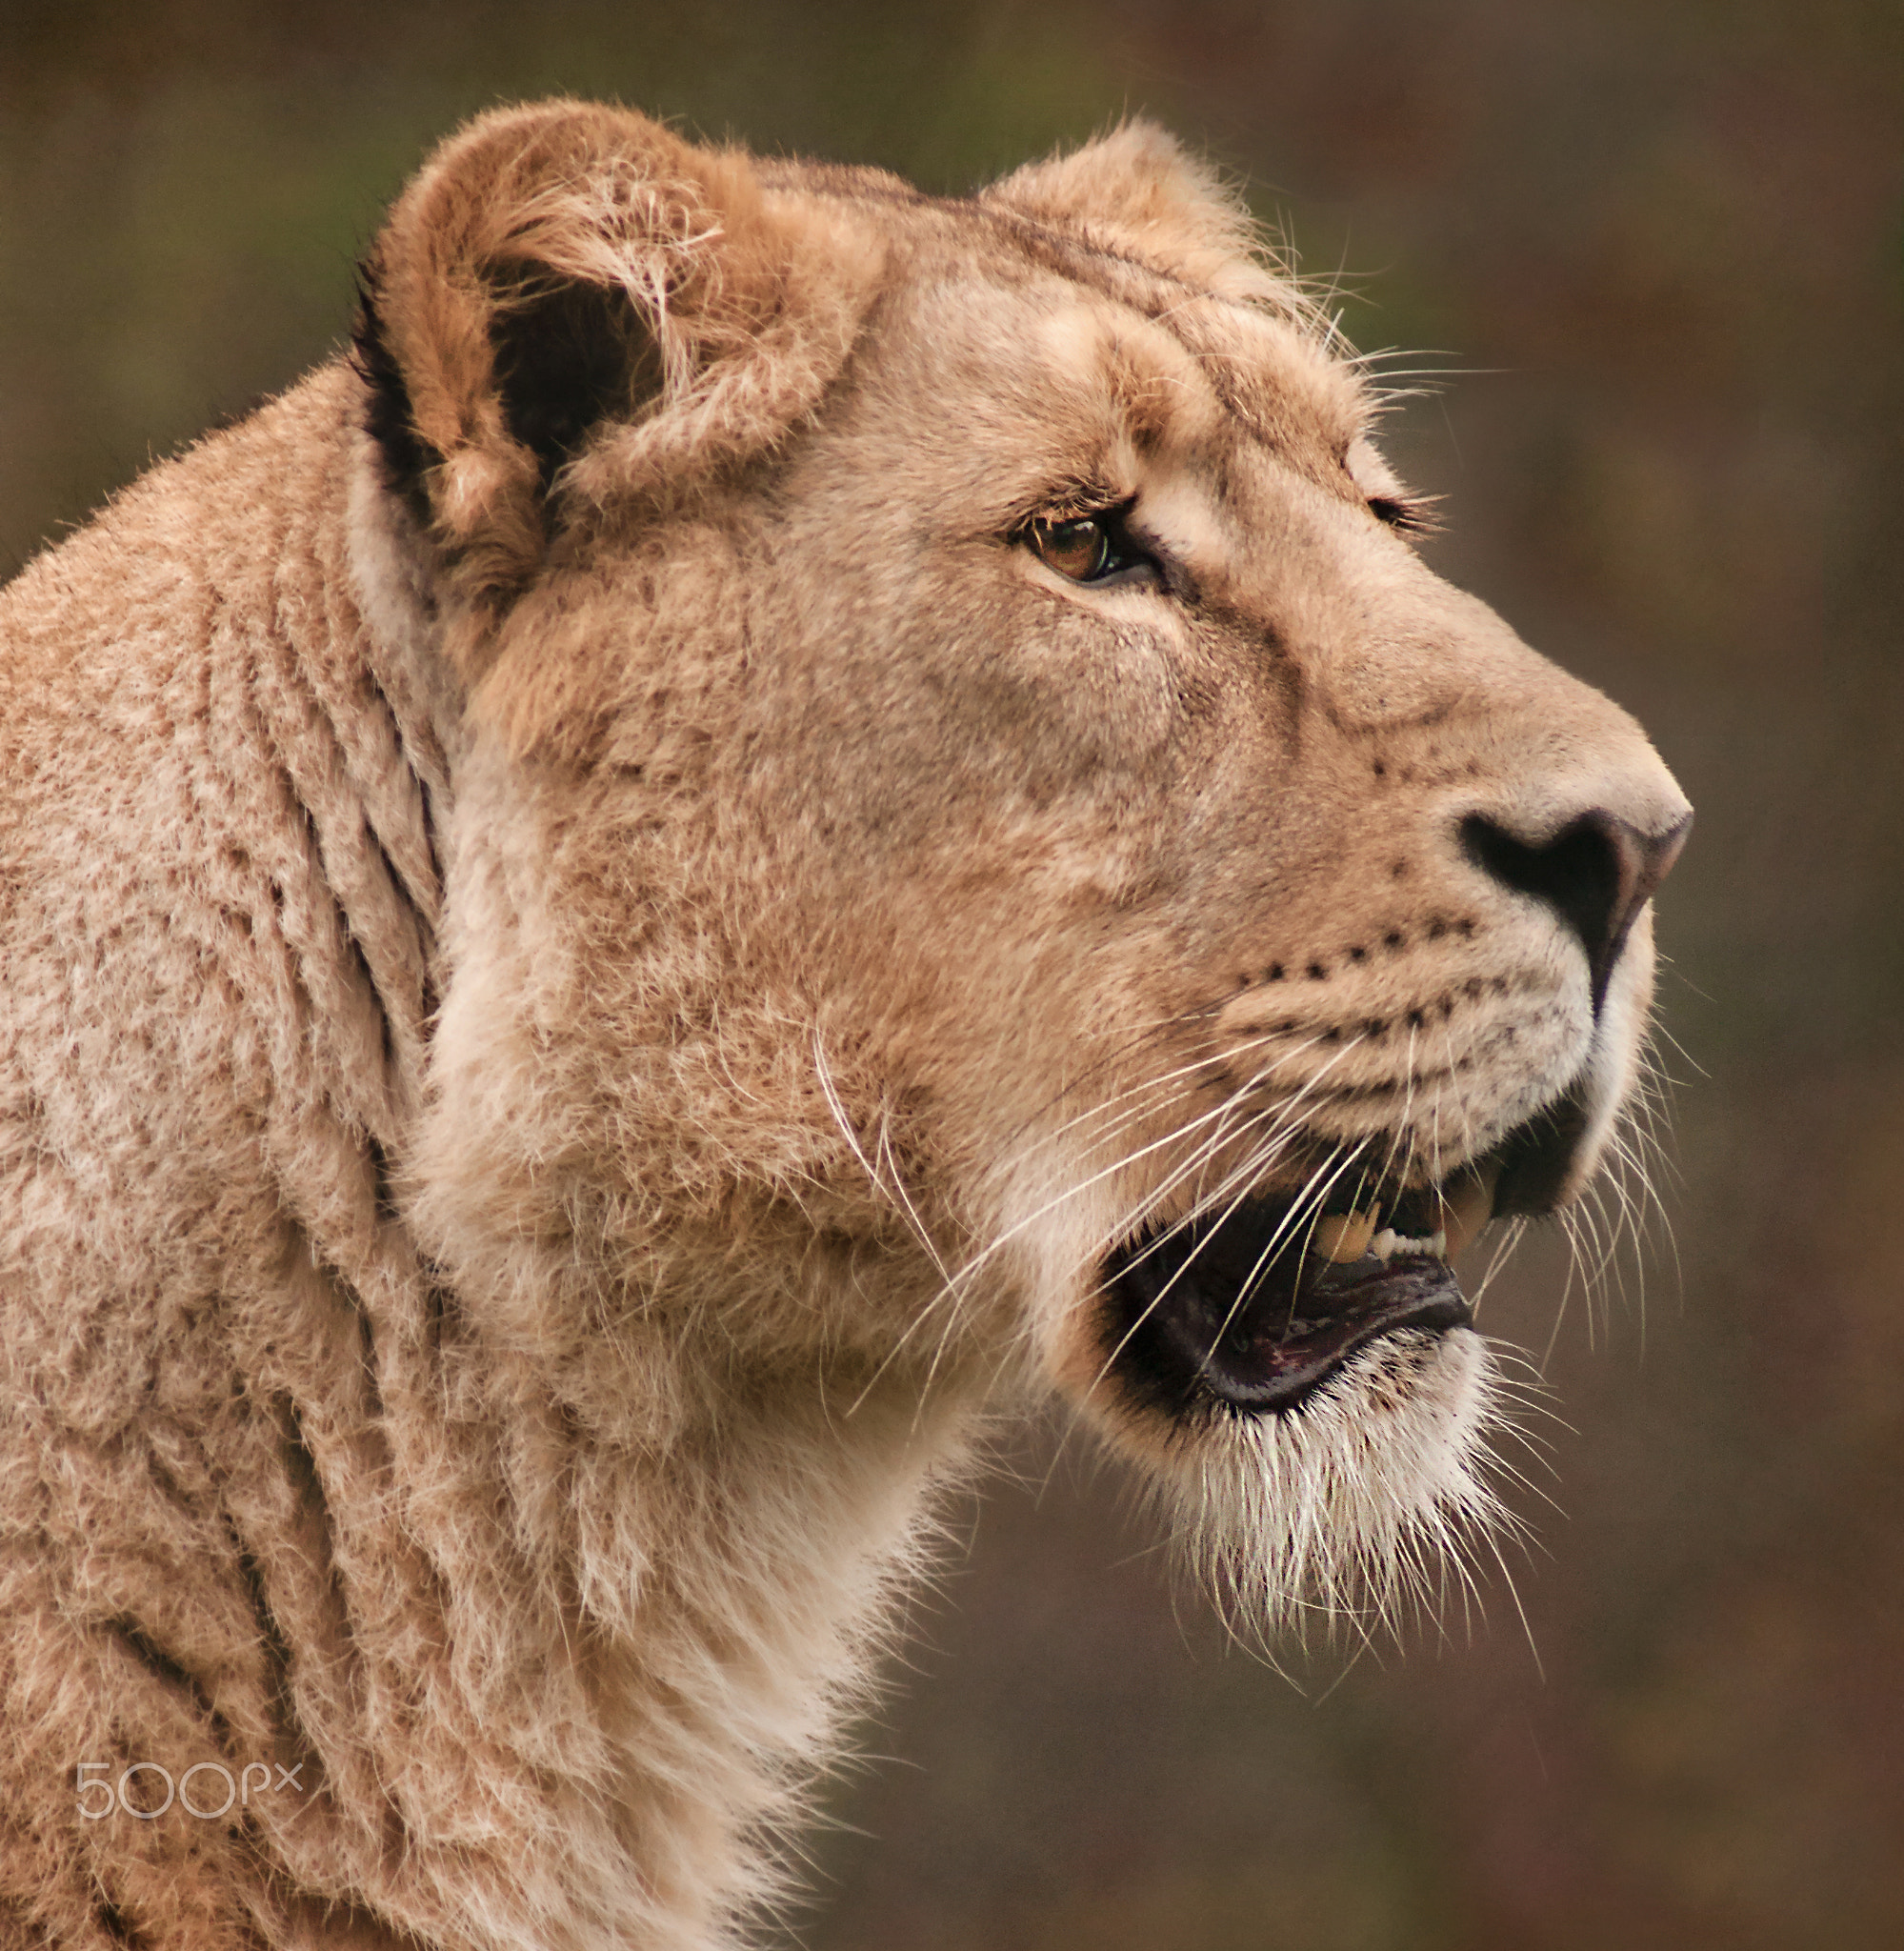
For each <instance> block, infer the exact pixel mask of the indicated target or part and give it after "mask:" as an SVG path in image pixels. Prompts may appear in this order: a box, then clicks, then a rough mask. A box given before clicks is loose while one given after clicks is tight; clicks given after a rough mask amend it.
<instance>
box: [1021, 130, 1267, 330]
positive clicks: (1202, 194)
mask: <svg viewBox="0 0 1904 1951" xmlns="http://www.w3.org/2000/svg"><path fill="white" fill-rule="evenodd" d="M983 200H984V201H986V202H990V203H997V204H1003V205H1005V206H1006V207H1008V208H1009V209H1012V210H1014V211H1018V212H1019V213H1020V214H1021V215H1024V216H1028V217H1032V218H1033V219H1035V220H1036V221H1037V222H1039V223H1043V224H1049V225H1051V226H1052V227H1053V228H1055V229H1059V230H1070V231H1083V232H1084V233H1085V234H1086V236H1087V237H1088V238H1089V239H1090V240H1091V241H1092V243H1095V244H1098V245H1100V246H1103V247H1105V248H1108V249H1110V250H1113V251H1119V252H1120V253H1122V254H1125V255H1128V256H1132V257H1136V258H1140V259H1142V260H1143V261H1144V262H1145V263H1147V264H1152V265H1155V266H1156V267H1157V268H1158V269H1159V270H1160V271H1165V272H1170V273H1171V274H1172V276H1175V277H1180V278H1183V279H1184V280H1185V281H1186V282H1187V283H1190V284H1195V285H1201V286H1203V287H1204V288H1205V289H1206V290H1209V291H1213V292H1217V293H1218V294H1219V295H1220V296H1223V297H1233V298H1240V299H1246V300H1260V299H1262V298H1263V297H1265V296H1267V295H1272V294H1274V295H1276V296H1279V297H1280V298H1282V299H1284V300H1285V301H1287V298H1288V296H1289V292H1290V285H1289V282H1288V280H1287V278H1286V277H1285V276H1283V275H1282V274H1281V273H1280V271H1279V269H1275V268H1272V267H1267V266H1266V265H1265V264H1264V262H1263V260H1262V256H1261V254H1260V253H1261V251H1262V239H1261V236H1260V233H1259V231H1258V230H1257V227H1256V224H1255V221H1254V219H1253V217H1252V216H1251V214H1250V211H1249V208H1248V206H1247V205H1246V204H1245V203H1244V202H1243V199H1242V198H1241V196H1239V195H1238V194H1237V193H1236V192H1235V191H1233V190H1232V189H1231V188H1230V187H1229V186H1228V185H1227V184H1226V183H1224V181H1223V180H1222V178H1221V177H1220V176H1218V175H1217V173H1216V171H1214V170H1213V169H1212V168H1211V167H1210V165H1209V164H1208V163H1205V162H1203V161H1201V160H1199V159H1198V158H1197V157H1195V156H1193V155H1191V154H1190V153H1189V152H1188V151H1186V150H1185V149H1184V147H1183V145H1182V144H1181V143H1179V142H1178V141H1177V139H1176V138H1175V137H1174V136H1173V135H1172V134H1171V133H1170V132H1169V131H1166V130H1163V129H1160V128H1158V127H1157V125H1156V124H1155V123H1154V122H1146V121H1143V120H1141V119H1139V120H1135V121H1131V122H1125V123H1123V124H1121V125H1120V126H1119V127H1117V128H1116V129H1113V130H1112V131H1111V133H1110V134H1109V135H1105V136H1101V137H1100V138H1099V139H1098V140H1097V141H1095V142H1091V143H1087V144H1086V145H1085V146H1084V147H1083V148H1082V149H1079V150H1073V151H1072V152H1071V153H1070V154H1069V155H1066V154H1064V153H1062V152H1059V153H1058V154H1055V155H1052V156H1051V157H1049V158H1048V159H1047V160H1046V161H1044V162H1042V163H1028V164H1027V165H1026V166H1025V167H1024V168H1023V169H1022V170H1016V171H1013V172H1012V174H1011V175H1009V176H1006V177H1004V178H1002V179H1001V180H1000V181H998V182H996V183H994V184H993V185H992V187H991V188H990V189H989V190H987V191H985V192H984V198H983Z"/></svg>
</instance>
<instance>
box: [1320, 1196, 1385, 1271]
mask: <svg viewBox="0 0 1904 1951" xmlns="http://www.w3.org/2000/svg"><path fill="white" fill-rule="evenodd" d="M1379 1212H1380V1209H1379V1208H1378V1207H1374V1206H1372V1207H1370V1209H1369V1210H1368V1211H1367V1212H1366V1213H1330V1214H1327V1215H1325V1216H1324V1217H1322V1218H1320V1219H1318V1220H1317V1221H1316V1222H1315V1233H1314V1235H1313V1240H1314V1245H1315V1250H1316V1252H1317V1253H1319V1254H1320V1255H1321V1256H1322V1257H1323V1258H1324V1259H1326V1260H1333V1261H1335V1262H1336V1264H1337V1265H1338V1266H1339V1265H1342V1264H1344V1263H1345V1262H1347V1261H1349V1260H1359V1259H1360V1258H1361V1257H1362V1256H1363V1255H1364V1254H1366V1253H1367V1252H1368V1251H1369V1242H1370V1240H1372V1239H1373V1237H1375V1220H1376V1218H1377V1217H1379Z"/></svg>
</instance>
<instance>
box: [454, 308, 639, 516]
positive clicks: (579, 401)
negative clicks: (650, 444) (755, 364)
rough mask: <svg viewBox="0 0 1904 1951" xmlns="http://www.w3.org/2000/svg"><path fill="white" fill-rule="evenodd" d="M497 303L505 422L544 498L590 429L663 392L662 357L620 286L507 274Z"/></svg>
mask: <svg viewBox="0 0 1904 1951" xmlns="http://www.w3.org/2000/svg"><path fill="white" fill-rule="evenodd" d="M496 299H497V302H496V308H495V311H494V312H492V313H491V318H490V327H489V333H490V350H491V358H492V360H493V362H494V366H493V370H494V375H495V376H494V384H495V388H496V392H497V395H498V397H499V399H500V401H501V405H502V411H503V419H504V424H505V425H506V426H507V427H508V429H509V432H510V434H511V438H513V439H515V440H518V441H520V442H521V443H522V445H523V446H524V447H526V448H527V449H528V450H529V451H530V453H532V454H533V455H534V456H535V464H536V468H537V471H538V473H540V476H541V481H542V492H543V493H544V494H545V495H546V494H547V493H549V492H550V490H551V487H552V485H553V483H554V479H555V474H556V472H557V470H558V469H560V468H561V466H562V465H563V463H564V462H565V461H568V460H571V459H572V458H573V457H574V455H575V454H576V453H577V452H579V450H580V449H581V447H582V444H583V443H584V441H586V440H587V438H588V436H589V432H590V431H591V429H592V428H594V427H595V426H597V425H598V424H599V423H600V422H602V421H603V420H605V419H610V418H613V419H616V420H627V419H629V418H631V417H633V416H634V415H636V414H638V413H639V412H641V410H642V409H643V408H644V407H645V406H647V405H648V404H649V403H650V402H651V400H653V399H654V398H655V397H656V396H657V395H658V394H659V393H660V392H661V386H662V379H663V372H662V365H661V355H660V351H659V348H658V347H657V346H656V345H655V342H654V335H653V333H652V332H651V331H650V330H649V328H648V324H647V321H646V320H645V319H644V318H643V317H642V316H641V314H640V313H639V312H637V311H636V309H635V307H634V304H633V302H632V300H631V298H630V297H629V295H628V293H627V292H625V291H623V290H621V289H620V288H619V287H616V286H607V285H593V284H584V283H579V282H573V281H570V280H562V281H559V282H557V281H551V280H549V279H548V278H547V277H546V276H543V277H536V276H534V275H533V274H531V273H528V272H513V273H509V272H505V273H503V274H502V275H501V276H500V277H499V278H498V281H497V288H496Z"/></svg>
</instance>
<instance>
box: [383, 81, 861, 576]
mask: <svg viewBox="0 0 1904 1951" xmlns="http://www.w3.org/2000/svg"><path fill="white" fill-rule="evenodd" d="M838 228H839V227H838V224H837V222H836V221H834V220H832V219H830V218H829V217H828V216H826V215H825V214H816V213H815V212H814V211H812V209H811V208H807V209H797V208H795V207H793V206H792V204H791V202H789V201H788V200H787V199H784V198H782V199H776V198H774V197H772V196H770V195H769V194H768V193H767V191H765V190H764V189H763V186H762V184H761V181H760V179H759V177H758V175H757V174H756V172H755V170H754V167H753V164H752V159H751V158H750V157H748V156H747V155H746V154H745V153H743V152H741V151H733V150H708V149H701V148H697V147H695V146H694V145H692V144H691V143H687V142H684V141H682V140H681V139H680V138H679V137H678V136H675V135H674V134H672V133H671V131H668V130H666V129H664V128H662V127H661V126H660V125H659V124H658V123H654V122H651V121H650V120H648V119H647V118H646V117H645V116H642V115H637V114H634V113H631V112H630V111H625V110H618V109H611V108H606V107H601V106H597V105H594V104H590V103H581V102H568V101H557V102H547V103H541V104H537V105H535V106H533V107H531V108H524V109H506V110H500V111H494V112H492V113H491V114H487V115H484V116H481V117H479V118H477V119H476V120H475V121H474V122H472V123H471V124H470V125H469V126H468V127H467V128H465V129H464V130H462V131H460V132H459V133H458V134H456V135H454V136H452V137H451V138H450V140H449V141H448V142H446V143H445V144H444V145H443V147H442V148H441V149H440V150H438V151H437V152H436V153H435V155H434V156H432V157H431V160H430V162H429V163H428V164H427V165H426V166H425V167H424V169H423V171H421V173H420V174H419V175H418V176H417V177H416V179H415V180H414V181H413V182H412V183H411V186H410V187H409V189H408V190H406V191H405V192H404V194H403V196H402V197H401V198H400V199H399V200H398V202H397V204H396V207H395V208H394V210H393V211H391V217H390V221H389V223H388V224H387V226H386V228H385V230H384V231H383V234H382V235H381V236H380V237H379V238H378V240H377V242H376V244H375V246H374V247H373V249H372V251H371V255H370V257H369V258H368V259H367V261H366V263H365V266H364V269H363V279H362V282H363V294H362V303H361V305H360V308H359V313H358V320H357V329H356V333H355V337H356V348H357V364H358V367H359V370H360V371H361V372H363V374H364V376H365V378H366V379H367V381H368V382H369V386H370V391H371V399H370V405H369V410H368V412H369V424H370V429H371V433H372V435H373V437H374V438H375V441H376V444H377V446H378V448H379V450H380V452H381V454H382V459H383V464H384V471H385V476H386V480H387V482H388V484H389V486H390V487H391V489H392V490H393V491H395V492H397V493H400V494H402V495H404V496H405V497H406V498H407V499H408V500H409V501H410V503H411V507H412V509H413V510H414V511H415V512H416V513H418V514H419V515H421V516H422V517H423V518H424V520H425V522H426V524H427V526H428V528H429V529H430V531H431V533H432V534H433V536H434V537H435V538H436V540H437V541H439V542H440V543H442V544H444V545H446V547H447V549H448V551H449V553H450V555H451V559H452V560H453V562H454V564H455V569H456V573H457V574H458V576H459V577H461V578H463V579H464V580H465V581H466V582H468V583H471V584H472V585H473V586H475V587H479V588H481V589H483V590H486V591H488V592H490V593H500V592H503V591H506V590H508V589H510V588H511V587H520V586H521V585H522V584H523V582H525V581H526V580H527V578H528V577H529V576H530V575H531V574H532V573H533V572H534V570H535V568H536V567H537V566H538V564H539V563H541V562H542V561H543V560H544V559H545V557H546V554H547V551H548V546H549V542H550V539H551V535H552V534H553V533H555V532H556V530H557V529H558V528H559V527H560V526H561V524H562V523H563V521H564V520H566V519H571V518H576V517H579V516H580V515H581V514H582V513H584V512H585V511H586V510H587V509H588V508H589V507H591V505H592V506H595V507H602V506H606V505H608V504H610V503H611V502H613V501H615V500H617V499H627V498H631V497H638V496H640V495H642V494H648V495H651V496H652V495H656V494H659V495H661V496H663V497H666V496H667V494H668V493H669V492H670V490H671V488H678V487H679V486H680V485H681V484H682V483H684V482H690V483H691V482H692V481H693V480H696V479H702V480H705V479H708V478H711V477H712V476H715V475H717V474H718V473H719V472H720V470H721V468H722V465H723V464H724V463H726V462H730V461H732V460H733V459H735V458H737V457H740V456H744V455H746V454H747V453H752V452H755V451H757V450H759V449H760V448H762V447H763V446H767V445H771V444H772V442H773V441H774V440H776V439H777V438H779V437H780V436H781V435H782V434H783V433H784V432H786V430H787V429H788V428H789V427H790V426H792V424H793V423H794V422H795V421H797V420H798V419H799V418H800V417H801V415H802V414H804V413H806V412H809V411H811V409H812V406H813V405H814V404H815V403H816V402H817V399H818V396H819V394H820V392H822V391H823V390H824V388H825V386H826V385H827V384H828V383H830V381H831V379H832V376H833V374H834V373H835V372H837V370H838V368H839V365H840V363H841V361H842V360H843V359H844V357H845V354H846V352H847V349H848V348H849V346H850V345H851V343H852V333H853V331H854V328H855V325H856V321H857V317H858V313H859V311H860V307H861V304H862V303H863V287H864V286H865V284H866V283H867V281H868V278H869V276H870V273H871V269H872V268H871V266H870V264H869V263H868V248H867V246H866V245H865V243H864V242H863V241H862V240H859V239H853V238H846V237H842V236H839V235H835V234H832V233H833V232H834V231H837V230H838Z"/></svg>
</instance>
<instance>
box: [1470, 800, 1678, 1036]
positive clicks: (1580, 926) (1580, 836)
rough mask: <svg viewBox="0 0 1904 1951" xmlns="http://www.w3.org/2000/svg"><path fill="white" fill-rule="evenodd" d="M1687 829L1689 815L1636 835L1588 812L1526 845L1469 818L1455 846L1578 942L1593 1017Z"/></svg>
mask: <svg viewBox="0 0 1904 1951" xmlns="http://www.w3.org/2000/svg"><path fill="white" fill-rule="evenodd" d="M1692 827H1693V815H1691V814H1690V813H1689V814H1688V815H1686V817H1685V818H1684V819H1682V820H1681V821H1680V822H1679V823H1678V824H1677V825H1676V826H1673V827H1669V828H1667V830H1666V831H1665V832H1664V833H1663V834H1643V833H1641V832H1640V831H1639V829H1638V828H1637V827H1633V826H1629V825H1628V824H1627V822H1626V821H1625V820H1623V819H1621V818H1620V817H1619V816H1618V815H1616V814H1612V813H1608V812H1607V811H1606V810H1605V809H1604V808H1603V807H1595V808H1593V811H1592V812H1591V813H1583V814H1582V815H1580V816H1579V817H1578V818H1577V819H1575V820H1572V821H1570V822H1569V823H1568V824H1567V825H1566V826H1564V827H1562V828H1561V829H1560V831H1559V832H1558V833H1557V834H1555V835H1553V838H1552V839H1550V840H1541V841H1538V842H1536V843H1533V844H1530V843H1529V842H1528V841H1526V840H1523V839H1520V838H1518V837H1517V836H1516V835H1513V834H1511V833H1510V832H1509V831H1508V830H1507V828H1506V827H1504V826H1501V825H1499V824H1498V823H1497V822H1496V821H1494V820H1492V819H1489V818H1488V817H1487V816H1486V815H1484V814H1478V813H1471V814H1470V815H1468V816H1467V818H1466V819H1464V820H1463V821H1462V822H1461V844H1462V846H1463V847H1464V848H1466V849H1467V852H1468V857H1469V858H1470V859H1471V860H1473V862H1474V863H1475V864H1476V865H1477V866H1479V867H1482V868H1485V869H1486V870H1487V872H1488V873H1489V874H1491V875H1493V877H1494V878H1495V879H1496V880H1497V881H1499V882H1500V883H1501V884H1502V885H1503V886H1504V887H1510V888H1513V891H1514V892H1515V893H1516V894H1521V895H1533V897H1534V898H1535V899H1536V900H1539V901H1545V902H1546V903H1547V905H1548V906H1549V907H1550V908H1552V909H1553V912H1554V913H1555V914H1556V915H1559V916H1560V918H1561V920H1563V921H1564V922H1566V924H1567V925H1568V927H1569V928H1571V929H1572V930H1573V933H1574V934H1575V935H1578V936H1579V937H1580V943H1581V946H1582V947H1583V948H1585V950H1586V951H1587V968H1588V972H1589V976H1590V977H1591V980H1592V983H1593V1010H1594V1013H1595V1014H1596V1015H1597V1014H1598V1011H1599V1007H1600V1003H1601V1001H1602V999H1603V998H1604V997H1605V996H1606V993H1607V982H1608V980H1609V978H1610V977H1611V976H1612V975H1613V964H1614V963H1615V962H1617V961H1618V960H1619V955H1620V950H1621V948H1622V947H1623V946H1624V945H1625V942H1626V938H1627V931H1628V930H1629V929H1630V928H1632V926H1633V920H1634V917H1635V916H1636V915H1638V914H1639V911H1640V910H1641V909H1642V908H1643V907H1645V905H1646V904H1647V902H1648V901H1649V900H1650V899H1651V898H1652V895H1653V889H1654V888H1656V887H1657V886H1658V885H1659V883H1660V882H1661V881H1663V880H1664V879H1665V878H1666V876H1667V875H1668V874H1669V873H1670V872H1671V871H1672V867H1673V863H1674V861H1675V860H1677V859H1678V857H1679V850H1680V849H1681V848H1682V847H1684V846H1685V844H1686V835H1688V834H1689V833H1690V832H1691V831H1692Z"/></svg>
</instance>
